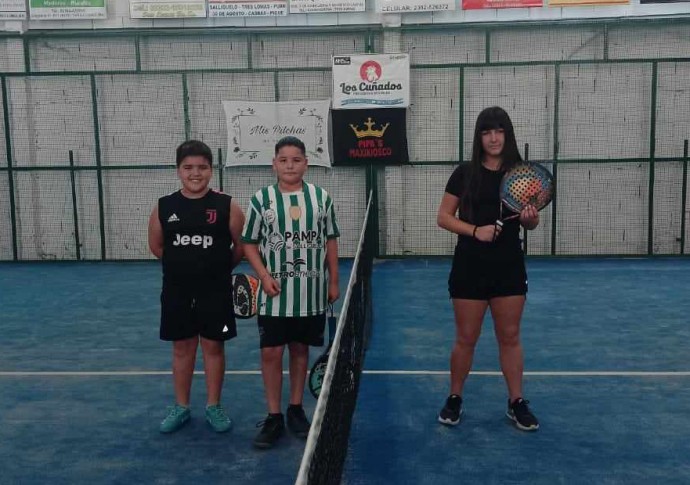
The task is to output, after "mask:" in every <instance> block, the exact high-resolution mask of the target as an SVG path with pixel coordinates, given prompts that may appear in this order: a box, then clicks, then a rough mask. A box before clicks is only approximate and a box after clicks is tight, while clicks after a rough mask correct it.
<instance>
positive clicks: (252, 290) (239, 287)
mask: <svg viewBox="0 0 690 485" xmlns="http://www.w3.org/2000/svg"><path fill="white" fill-rule="evenodd" d="M258 293H259V280H258V279H257V278H255V277H254V276H252V275H248V274H242V273H240V274H235V275H232V304H233V307H234V310H235V316H236V317H237V318H252V317H253V316H254V315H256V310H257V296H258Z"/></svg>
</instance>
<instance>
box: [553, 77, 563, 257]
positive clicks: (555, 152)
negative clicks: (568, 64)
mask: <svg viewBox="0 0 690 485" xmlns="http://www.w3.org/2000/svg"><path fill="white" fill-rule="evenodd" d="M554 67H555V71H554V74H555V76H554V77H555V80H554V86H555V89H554V92H553V164H552V166H551V172H552V175H553V186H554V187H555V189H556V190H555V194H554V197H553V200H552V201H551V256H555V255H556V234H557V233H558V231H556V224H557V223H558V219H557V216H556V207H557V200H558V162H557V160H558V136H559V133H558V116H559V112H558V109H559V104H560V92H561V89H560V88H561V65H560V64H556V65H555V66H554Z"/></svg>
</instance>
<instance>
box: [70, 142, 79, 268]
mask: <svg viewBox="0 0 690 485" xmlns="http://www.w3.org/2000/svg"><path fill="white" fill-rule="evenodd" d="M69 178H70V185H71V189H72V218H73V219H74V244H75V246H76V248H77V261H79V260H80V259H81V243H80V241H79V216H78V214H77V188H76V185H77V184H76V180H75V174H74V152H73V151H72V150H70V151H69Z"/></svg>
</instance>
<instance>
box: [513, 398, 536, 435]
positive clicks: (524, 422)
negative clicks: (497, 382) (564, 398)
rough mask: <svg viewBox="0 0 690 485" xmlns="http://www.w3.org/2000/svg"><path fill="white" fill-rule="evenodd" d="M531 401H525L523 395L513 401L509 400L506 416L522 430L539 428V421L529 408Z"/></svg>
mask: <svg viewBox="0 0 690 485" xmlns="http://www.w3.org/2000/svg"><path fill="white" fill-rule="evenodd" d="M528 404H529V401H525V400H524V399H522V398H521V397H519V398H517V399H516V400H515V401H513V402H512V403H511V402H510V400H508V411H506V416H508V417H509V418H510V419H512V420H513V421H514V422H515V426H516V427H517V428H518V429H521V430H522V431H536V430H538V429H539V421H537V418H536V417H535V416H534V414H532V412H531V411H530V410H529V406H527V405H528Z"/></svg>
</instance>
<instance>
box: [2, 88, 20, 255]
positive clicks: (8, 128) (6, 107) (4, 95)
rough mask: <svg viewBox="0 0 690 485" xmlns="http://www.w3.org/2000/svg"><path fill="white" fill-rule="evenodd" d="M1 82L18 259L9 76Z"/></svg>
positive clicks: (6, 153) (15, 250) (14, 239)
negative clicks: (8, 90)
mask: <svg viewBox="0 0 690 485" xmlns="http://www.w3.org/2000/svg"><path fill="white" fill-rule="evenodd" d="M0 84H1V85H2V115H3V122H4V126H5V155H6V157H7V188H8V190H9V192H10V194H9V196H10V224H11V226H12V259H13V260H14V261H17V259H18V257H19V255H18V249H17V207H16V204H15V200H14V173H13V171H12V167H13V165H14V163H13V160H12V135H11V133H12V127H11V126H10V106H9V96H8V95H7V78H6V77H5V76H2V77H0Z"/></svg>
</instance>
